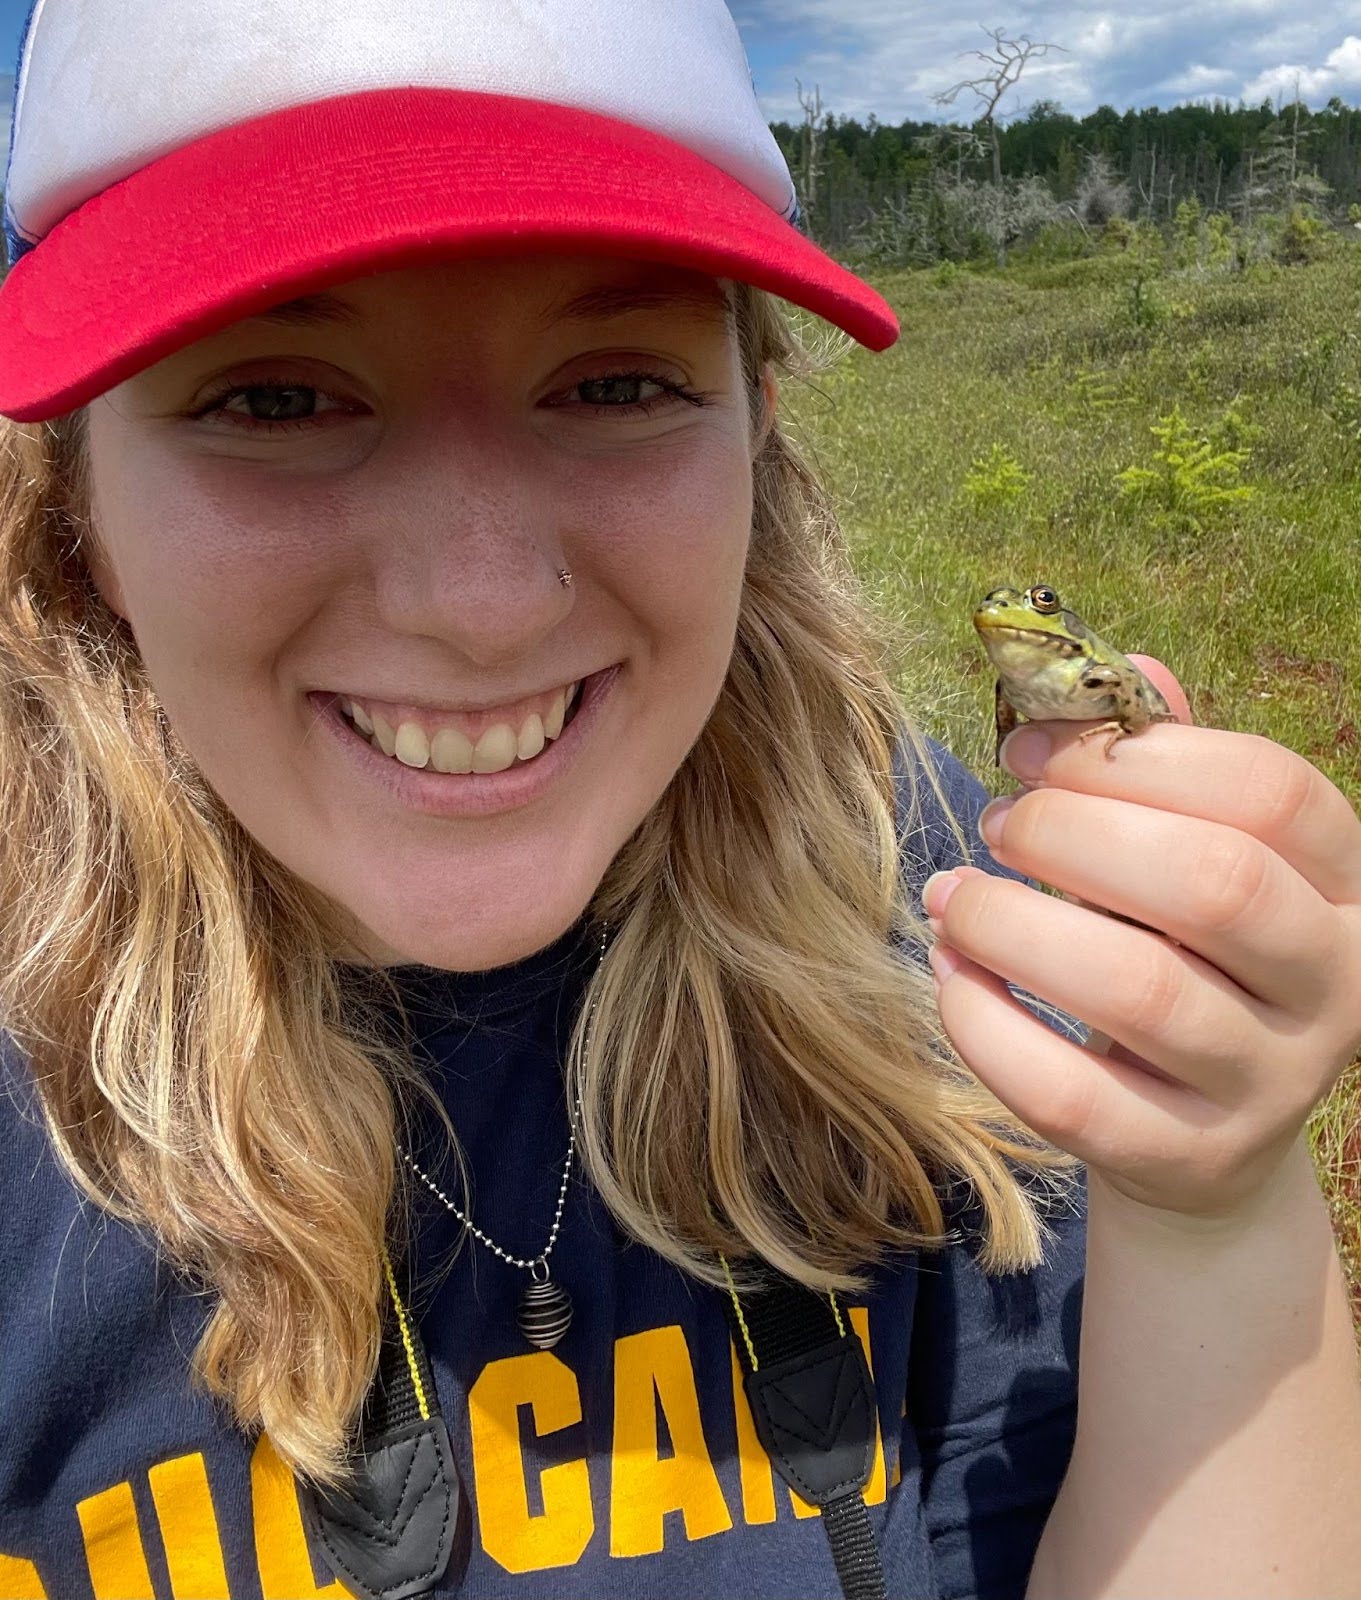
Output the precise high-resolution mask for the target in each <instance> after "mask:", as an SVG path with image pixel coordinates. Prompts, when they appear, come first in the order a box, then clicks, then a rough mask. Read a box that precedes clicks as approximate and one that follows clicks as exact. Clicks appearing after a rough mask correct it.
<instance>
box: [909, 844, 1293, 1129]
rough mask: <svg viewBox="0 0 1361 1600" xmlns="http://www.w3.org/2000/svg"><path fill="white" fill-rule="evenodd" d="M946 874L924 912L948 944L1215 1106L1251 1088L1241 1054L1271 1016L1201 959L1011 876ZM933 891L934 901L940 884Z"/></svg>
mask: <svg viewBox="0 0 1361 1600" xmlns="http://www.w3.org/2000/svg"><path fill="white" fill-rule="evenodd" d="M954 876H955V877H956V878H957V879H958V883H957V885H956V887H955V888H954V891H953V892H952V893H951V894H950V895H949V897H948V899H947V900H946V902H945V905H944V908H943V909H942V910H941V911H940V915H939V916H938V917H933V918H932V919H931V928H932V931H933V932H934V933H936V935H937V937H938V938H940V939H943V940H945V942H946V943H947V944H948V945H949V946H950V948H951V949H952V950H956V951H958V952H960V953H961V954H963V955H964V956H967V957H968V958H969V960H970V961H972V962H974V963H975V964H977V965H979V966H982V967H985V968H987V969H988V970H989V971H990V972H994V973H996V974H997V975H998V976H999V977H1001V978H1004V979H1006V981H1007V982H1008V983H1014V984H1016V985H1017V986H1018V987H1019V988H1021V989H1024V990H1026V991H1027V992H1029V993H1031V994H1034V995H1036V996H1038V997H1039V998H1040V999H1041V1000H1045V1001H1048V1002H1049V1003H1050V1004H1051V1005H1054V1006H1057V1007H1058V1008H1059V1010H1061V1011H1064V1012H1067V1013H1068V1015H1069V1016H1075V1017H1080V1018H1081V1019H1082V1021H1083V1022H1085V1023H1087V1024H1088V1026H1089V1027H1092V1028H1095V1029H1096V1030H1097V1031H1098V1033H1100V1034H1105V1035H1107V1036H1108V1037H1109V1038H1111V1039H1115V1040H1118V1041H1119V1042H1120V1043H1121V1044H1122V1045H1124V1046H1125V1047H1126V1049H1128V1050H1130V1051H1131V1052H1133V1054H1134V1055H1136V1056H1138V1057H1141V1058H1142V1059H1143V1060H1144V1061H1146V1062H1147V1063H1149V1065H1150V1066H1151V1067H1152V1068H1153V1069H1154V1070H1155V1071H1157V1072H1160V1073H1162V1074H1164V1075H1166V1076H1167V1077H1168V1078H1169V1079H1170V1080H1171V1081H1173V1082H1178V1083H1183V1084H1186V1085H1187V1086H1189V1087H1190V1088H1192V1089H1194V1090H1195V1091H1196V1092H1197V1093H1199V1094H1202V1095H1204V1096H1205V1097H1206V1098H1207V1099H1209V1100H1213V1101H1214V1102H1215V1103H1217V1104H1219V1105H1222V1106H1237V1105H1240V1104H1241V1103H1242V1102H1243V1101H1244V1099H1245V1098H1246V1097H1247V1095H1248V1094H1249V1093H1250V1092H1251V1091H1252V1090H1253V1088H1254V1087H1255V1085H1254V1083H1253V1075H1252V1073H1251V1072H1250V1070H1249V1069H1248V1068H1247V1067H1246V1066H1245V1063H1247V1062H1251V1061H1253V1060H1254V1059H1257V1058H1260V1056H1261V1055H1262V1040H1263V1038H1264V1037H1273V1036H1272V1035H1271V1034H1270V1033H1269V1028H1270V1023H1269V1019H1268V1018H1266V1017H1265V1016H1264V1015H1263V1008H1262V1007H1261V1006H1260V1005H1259V1004H1258V1003H1257V1002H1256V1001H1255V1000H1253V999H1252V998H1251V997H1250V996H1248V995H1246V994H1245V993H1244V992H1243V990H1242V989H1240V988H1239V987H1238V986H1237V985H1236V984H1233V983H1231V982H1230V981H1229V980H1228V979H1227V978H1225V977H1224V976H1223V974H1221V973H1219V972H1216V970H1215V969H1214V968H1213V967H1212V966H1210V965H1209V964H1208V963H1207V962H1205V961H1202V960H1201V959H1200V958H1199V957H1198V956H1196V955H1194V954H1193V953H1192V952H1191V951H1189V950H1184V949H1179V948H1178V947H1177V946H1175V945H1172V944H1169V943H1168V941H1167V940H1166V939H1163V938H1161V937H1160V936H1159V935H1158V934H1156V933H1149V932H1146V931H1144V930H1141V929H1137V928H1131V927H1129V926H1128V925H1127V924H1126V923H1123V922H1115V921H1113V920H1112V919H1111V918H1110V917H1104V916H1101V915H1100V914H1099V913H1097V912H1093V911H1089V910H1086V909H1084V908H1083V907H1081V906H1076V905H1072V904H1070V903H1069V902H1068V901H1066V900H1059V899H1056V898H1055V897H1054V896H1053V895H1046V894H1041V893H1040V892H1039V891H1038V890H1036V889H1031V888H1029V887H1027V886H1026V885H1025V884H1023V883H1016V882H1015V881H1014V880H1012V879H1010V878H999V877H996V876H995V875H990V874H987V873H981V872H980V873H969V874H968V875H967V876H965V875H964V874H963V873H962V872H960V873H956V874H955V875H954ZM931 900H932V904H933V906H937V907H938V906H939V895H938V893H932V895H931ZM1056 952H1058V953H1059V956H1058V959H1056V958H1055V957H1056ZM1273 1042H1274V1040H1273Z"/></svg>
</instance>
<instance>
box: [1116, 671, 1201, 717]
mask: <svg viewBox="0 0 1361 1600" xmlns="http://www.w3.org/2000/svg"><path fill="white" fill-rule="evenodd" d="M1129 659H1130V660H1131V661H1132V662H1133V663H1134V665H1135V666H1136V667H1138V669H1139V671H1140V672H1142V673H1143V675H1144V676H1145V677H1146V678H1147V679H1148V681H1149V682H1150V683H1151V684H1152V685H1153V687H1154V688H1155V689H1156V690H1157V691H1158V692H1159V693H1160V694H1161V695H1162V697H1163V699H1164V700H1166V701H1167V703H1168V705H1169V706H1170V707H1171V709H1172V713H1173V715H1174V716H1175V717H1176V719H1177V721H1178V722H1194V721H1195V720H1196V719H1195V717H1194V716H1193V715H1192V714H1191V702H1190V701H1189V700H1188V699H1187V698H1186V693H1185V691H1184V690H1183V689H1182V686H1181V685H1180V684H1179V683H1178V682H1177V680H1176V678H1175V677H1174V676H1173V673H1172V671H1171V669H1170V668H1168V667H1165V666H1164V665H1163V664H1162V662H1161V661H1159V660H1158V658H1157V657H1156V656H1131V657H1130V658H1129Z"/></svg>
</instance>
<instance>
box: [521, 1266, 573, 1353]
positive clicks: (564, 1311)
mask: <svg viewBox="0 0 1361 1600" xmlns="http://www.w3.org/2000/svg"><path fill="white" fill-rule="evenodd" d="M515 1320H516V1322H517V1323H518V1324H519V1328H520V1332H521V1333H522V1334H524V1336H525V1338H526V1339H528V1340H529V1342H530V1344H532V1345H535V1346H537V1348H538V1349H540V1350H551V1349H552V1348H553V1346H554V1345H555V1344H556V1343H557V1342H558V1340H559V1339H561V1338H562V1336H563V1334H564V1333H566V1332H567V1330H568V1328H570V1327H571V1326H572V1302H571V1300H570V1299H569V1298H568V1296H567V1291H566V1289H563V1288H560V1287H559V1286H558V1285H557V1284H556V1283H554V1282H553V1280H552V1279H551V1278H545V1279H544V1280H543V1282H542V1283H539V1282H538V1281H535V1282H533V1283H530V1284H526V1286H525V1291H524V1293H523V1294H522V1295H521V1296H520V1304H519V1308H518V1309H517V1311H516V1313H515Z"/></svg>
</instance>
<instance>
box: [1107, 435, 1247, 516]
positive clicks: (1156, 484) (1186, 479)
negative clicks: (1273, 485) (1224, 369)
mask: <svg viewBox="0 0 1361 1600" xmlns="http://www.w3.org/2000/svg"><path fill="white" fill-rule="evenodd" d="M1232 409H1233V408H1232V407H1231V408H1230V410H1231V411H1232ZM1235 415H1236V413H1235ZM1225 425H1226V424H1225V423H1221V424H1220V428H1221V430H1222V429H1223V428H1224V426H1225ZM1238 425H1239V426H1241V425H1242V422H1241V418H1240V419H1238ZM1149 431H1150V432H1151V433H1152V434H1153V436H1154V437H1155V438H1156V439H1157V440H1158V448H1157V449H1156V450H1155V451H1154V452H1153V461H1154V465H1153V466H1151V467H1127V468H1126V469H1125V471H1124V472H1122V473H1120V474H1119V475H1118V476H1117V478H1116V483H1117V485H1118V486H1119V490H1120V493H1121V495H1123V496H1124V497H1126V498H1127V499H1132V500H1136V501H1140V502H1142V503H1144V504H1145V505H1147V506H1149V507H1150V508H1151V510H1152V513H1153V520H1154V522H1155V523H1156V524H1157V525H1158V526H1160V527H1163V528H1166V529H1169V530H1171V531H1173V532H1176V533H1202V532H1204V530H1205V524H1206V522H1207V521H1209V520H1210V519H1211V518H1212V517H1213V516H1214V514H1215V513H1217V512H1219V511H1220V510H1222V509H1223V508H1224V507H1225V506H1228V505H1232V504H1234V503H1236V502H1239V501H1243V500H1249V499H1251V498H1252V496H1253V494H1254V492H1255V491H1254V490H1253V489H1252V488H1251V487H1250V486H1249V485H1247V484H1240V483H1239V482H1238V478H1239V475H1240V474H1241V472H1242V469H1243V466H1244V464H1245V463H1246V461H1247V459H1248V456H1249V455H1250V453H1251V452H1250V451H1249V450H1246V449H1237V450H1233V449H1226V448H1223V447H1222V445H1219V444H1217V443H1216V441H1215V440H1214V439H1213V438H1211V437H1210V436H1208V435H1201V434H1197V433H1196V432H1195V431H1194V430H1193V429H1192V428H1191V426H1190V424H1189V423H1188V422H1187V421H1186V419H1185V417H1183V416H1182V414H1181V406H1180V404H1178V405H1174V406H1173V407H1172V410H1171V411H1170V412H1169V413H1168V414H1167V415H1166V416H1163V417H1159V418H1158V420H1157V422H1155V423H1154V424H1153V426H1152V428H1151V429H1150V430H1149Z"/></svg>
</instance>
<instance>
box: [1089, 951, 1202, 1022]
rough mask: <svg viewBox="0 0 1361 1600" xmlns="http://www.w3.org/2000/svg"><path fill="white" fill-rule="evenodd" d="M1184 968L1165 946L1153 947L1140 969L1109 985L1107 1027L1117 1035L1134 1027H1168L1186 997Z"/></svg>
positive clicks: (1173, 1020)
mask: <svg viewBox="0 0 1361 1600" xmlns="http://www.w3.org/2000/svg"><path fill="white" fill-rule="evenodd" d="M1186 981H1187V973H1186V968H1185V967H1184V966H1183V964H1182V963H1181V962H1180V961H1179V960H1178V959H1177V957H1176V956H1175V955H1174V954H1173V953H1172V950H1171V948H1170V947H1169V946H1166V945H1157V946H1154V947H1153V950H1152V953H1151V955H1150V956H1149V957H1148V958H1147V959H1146V960H1145V962H1144V965H1143V969H1142V971H1141V972H1139V973H1137V974H1133V973H1132V974H1129V975H1128V977H1127V979H1126V981H1124V982H1121V983H1118V984H1116V985H1114V986H1113V988H1112V990H1111V994H1110V999H1109V1006H1110V1023H1111V1026H1110V1027H1109V1028H1107V1029H1106V1030H1105V1031H1106V1032H1108V1033H1112V1034H1115V1035H1116V1036H1117V1037H1119V1035H1120V1034H1121V1033H1122V1032H1124V1033H1127V1032H1129V1031H1131V1030H1135V1031H1137V1032H1139V1033H1142V1034H1145V1035H1147V1034H1161V1033H1166V1032H1168V1031H1169V1030H1170V1029H1172V1028H1173V1027H1174V1026H1175V1024H1176V1020H1177V1017H1178V1015H1179V1014H1180V1012H1181V1010H1182V1006H1183V1004H1184V1002H1185V997H1186Z"/></svg>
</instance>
